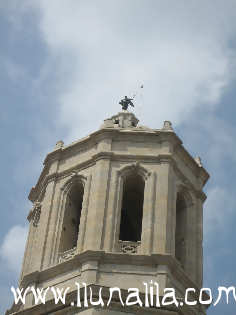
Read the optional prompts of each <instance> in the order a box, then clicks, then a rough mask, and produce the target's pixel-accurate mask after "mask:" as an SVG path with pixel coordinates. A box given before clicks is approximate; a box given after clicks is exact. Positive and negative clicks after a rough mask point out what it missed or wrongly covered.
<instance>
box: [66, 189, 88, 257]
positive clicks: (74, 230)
mask: <svg viewBox="0 0 236 315" xmlns="http://www.w3.org/2000/svg"><path fill="white" fill-rule="evenodd" d="M83 195H84V187H83V184H82V183H76V184H75V185H74V186H73V187H72V189H71V190H70V192H69V194H68V196H67V200H66V209H65V214H64V220H63V228H62V238H61V246H60V251H61V252H65V251H67V250H69V249H72V248H74V247H76V246H77V240H78V234H79V225H80V217H81V210H82V203H83Z"/></svg>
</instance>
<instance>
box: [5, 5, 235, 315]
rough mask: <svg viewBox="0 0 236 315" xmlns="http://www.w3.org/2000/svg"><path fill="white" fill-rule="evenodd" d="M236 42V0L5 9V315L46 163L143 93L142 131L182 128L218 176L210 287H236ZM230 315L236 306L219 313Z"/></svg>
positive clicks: (213, 188) (211, 199)
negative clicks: (126, 99) (167, 124)
mask: <svg viewBox="0 0 236 315" xmlns="http://www.w3.org/2000/svg"><path fill="white" fill-rule="evenodd" d="M235 36H236V1H235V0H227V2H226V1H223V0H214V1H208V0H205V1H196V0H195V1H193V0H178V1H177V0H175V1H174V0H172V1H170V0H165V1H164V0H163V1H162V0H119V1H117V0H99V1H91V0H86V1H82V0H60V1H59V0H50V1H48V0H37V1H36V0H8V1H4V0H1V1H0V38H1V44H0V48H1V49H0V82H1V84H0V108H1V113H0V131H1V132H0V139H1V156H0V159H1V164H0V165H1V178H2V180H1V184H0V185H1V190H0V195H1V211H0V313H3V310H5V309H6V308H7V307H8V306H9V305H10V303H11V301H12V296H11V293H10V286H11V285H16V281H17V278H18V275H19V270H20V265H21V259H22V255H23V250H24V242H25V238H26V235H27V221H26V215H27V213H28V211H29V209H30V207H31V204H30V202H29V201H28V200H27V196H28V193H29V191H30V189H31V187H32V186H34V185H35V183H36V181H37V178H38V176H39V174H40V171H41V169H42V162H43V159H44V157H45V155H46V153H47V152H49V151H51V150H52V149H53V147H54V145H55V143H56V142H57V140H60V139H62V140H63V141H64V142H65V143H66V144H67V143H70V142H71V141H73V140H76V139H78V138H80V137H83V136H85V135H87V134H88V133H90V132H91V131H94V130H96V129H97V128H98V127H99V126H100V125H101V123H102V121H103V120H104V119H105V118H107V117H109V116H110V115H112V114H114V113H116V112H117V111H118V110H119V105H117V104H118V102H119V100H120V98H121V97H123V96H124V95H129V96H132V95H133V93H135V92H136V91H137V90H138V88H139V86H140V85H141V84H144V89H142V93H141V94H140V93H139V94H138V95H137V99H136V104H137V106H136V109H135V113H136V115H137V116H138V118H139V119H140V121H141V123H142V124H143V125H148V126H150V127H153V128H160V127H161V126H162V124H163V121H164V120H171V121H172V123H173V126H174V128H175V130H176V132H177V133H178V135H179V136H180V137H181V139H182V140H183V142H184V145H185V147H186V148H187V149H188V150H189V151H190V153H191V154H192V155H193V156H197V155H199V156H201V158H202V161H203V164H204V166H205V167H206V169H207V170H208V171H209V173H210V174H211V179H210V181H209V183H208V184H207V186H206V188H205V191H206V193H207V195H208V200H207V202H206V203H205V209H204V274H205V277H204V286H205V287H210V288H212V289H215V288H217V286H219V285H221V286H223V285H224V286H231V285H233V286H236V272H235V261H236V254H235V243H236V237H235V224H236V209H235V206H236V197H235V189H236V183H235V178H236V167H235V164H236V148H235V136H236V126H235V122H236V118H235V116H236V110H235V99H236V92H235V84H236V37H235ZM233 310H234V311H233ZM223 312H224V314H233V313H234V312H235V303H234V304H232V303H231V305H228V306H227V305H225V304H223V303H222V304H220V305H218V306H217V307H215V308H214V307H212V308H211V309H210V310H209V312H208V314H216V315H221V314H222V313H223Z"/></svg>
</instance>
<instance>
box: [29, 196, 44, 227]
mask: <svg viewBox="0 0 236 315" xmlns="http://www.w3.org/2000/svg"><path fill="white" fill-rule="evenodd" d="M41 207H42V206H41V203H40V202H38V201H36V202H35V203H34V206H33V209H32V210H30V213H29V215H28V217H27V219H28V221H31V220H32V221H33V226H34V227H37V226H38V223H39V220H40V215H41Z"/></svg>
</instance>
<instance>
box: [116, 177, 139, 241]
mask: <svg viewBox="0 0 236 315" xmlns="http://www.w3.org/2000/svg"><path fill="white" fill-rule="evenodd" d="M144 186H145V182H144V179H143V177H142V176H140V175H139V174H137V173H135V172H134V173H131V174H129V175H128V176H126V177H125V178H124V182H123V199H122V206H121V221H120V234H119V240H120V241H130V242H138V241H141V233H142V219H143V200H144Z"/></svg>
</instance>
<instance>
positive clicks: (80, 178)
mask: <svg viewBox="0 0 236 315" xmlns="http://www.w3.org/2000/svg"><path fill="white" fill-rule="evenodd" d="M86 179H87V178H86V177H85V176H84V175H81V174H78V172H76V171H72V172H71V174H70V176H69V179H68V181H67V182H66V183H65V184H64V185H63V186H62V187H61V190H62V191H63V192H64V193H67V192H68V191H69V190H70V188H71V186H72V185H74V183H76V182H78V181H81V182H82V184H83V185H84V184H85V181H86Z"/></svg>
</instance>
